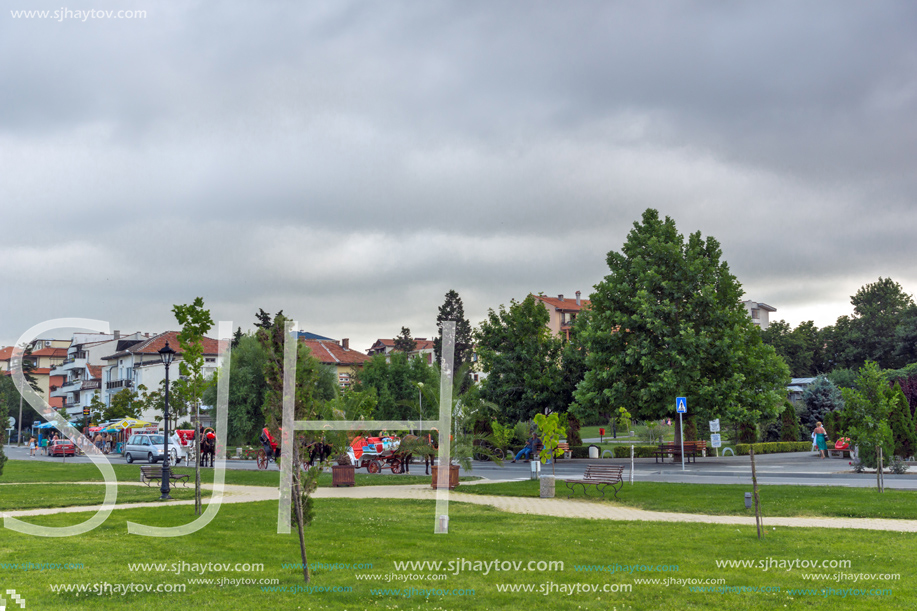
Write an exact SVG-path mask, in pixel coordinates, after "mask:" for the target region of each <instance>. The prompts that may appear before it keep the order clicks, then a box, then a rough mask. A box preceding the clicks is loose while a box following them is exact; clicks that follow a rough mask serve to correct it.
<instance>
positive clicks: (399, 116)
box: [0, 0, 917, 350]
mask: <svg viewBox="0 0 917 611" xmlns="http://www.w3.org/2000/svg"><path fill="white" fill-rule="evenodd" d="M4 4H5V6H6V12H5V13H4V14H3V15H0V51H2V53H0V57H2V58H3V59H2V60H0V79H2V83H0V84H2V86H0V177H2V180H0V206H2V215H0V224H2V225H0V226H2V236H3V240H2V244H0V284H2V286H3V287H4V290H3V296H4V299H3V300H2V304H0V318H2V324H0V344H4V345H6V344H10V343H12V342H13V341H15V339H16V338H18V337H19V335H20V334H21V333H22V332H23V331H25V330H26V329H27V328H29V327H30V326H32V325H34V324H37V323H39V322H41V321H43V320H47V319H51V318H58V317H85V318H95V319H102V320H108V321H110V322H111V324H112V328H115V329H120V330H122V331H123V332H131V331H136V330H140V331H150V332H154V331H155V332H158V331H164V330H167V329H170V328H171V329H174V328H177V324H176V323H175V321H174V318H173V317H172V315H171V307H172V305H173V304H175V303H186V302H190V301H192V300H193V299H194V298H195V297H197V296H202V297H203V298H204V299H205V302H206V304H207V305H208V306H209V307H210V309H211V312H212V315H213V318H214V319H215V320H232V321H233V322H234V325H235V326H238V325H241V326H242V327H243V329H247V328H250V327H251V325H252V322H253V320H254V312H256V311H257V309H258V308H259V307H260V308H264V309H266V310H268V311H270V312H271V313H274V312H276V311H277V310H279V309H283V311H284V313H285V314H287V315H290V316H292V317H294V318H296V319H298V320H299V321H300V322H301V325H302V326H303V327H304V328H306V329H308V330H311V331H314V332H317V333H320V334H323V335H328V336H331V337H334V338H342V337H349V338H351V345H352V346H353V347H356V348H358V349H361V350H363V349H366V348H368V347H369V345H370V344H371V343H372V341H373V340H375V339H376V338H380V337H389V338H390V337H393V336H395V335H396V334H397V333H398V331H399V329H400V328H401V326H402V325H406V326H409V327H410V328H411V330H412V331H413V333H414V335H415V336H424V335H426V336H430V335H431V334H432V333H433V332H434V330H435V318H436V314H437V308H438V306H439V305H440V304H441V303H442V301H443V296H444V294H445V293H446V291H448V290H449V289H455V290H457V291H458V292H459V294H460V295H461V296H462V298H463V300H464V303H465V312H466V314H467V316H468V318H469V319H470V320H471V322H472V324H477V323H478V322H480V320H481V319H482V318H483V317H484V315H485V314H486V312H487V309H488V308H496V307H497V306H499V305H500V304H505V303H508V302H509V300H510V299H511V298H516V299H521V298H524V297H525V295H526V294H527V293H529V292H536V293H537V292H539V291H542V292H544V293H546V294H551V295H553V294H557V293H564V294H565V295H569V296H572V295H573V294H574V292H575V291H576V290H581V291H582V292H583V294H584V296H586V295H588V293H590V292H591V291H592V287H593V285H595V284H596V283H597V282H599V281H600V280H601V279H602V277H603V276H604V275H605V273H606V272H607V266H606V263H605V255H606V254H607V253H608V251H611V250H620V248H621V245H622V243H623V241H624V239H625V237H626V235H627V232H628V231H629V230H630V228H631V226H632V223H633V222H634V221H635V220H637V219H639V218H640V215H641V214H642V212H643V210H644V209H646V208H647V207H653V208H656V209H658V210H659V211H660V212H661V213H662V214H664V215H669V216H671V217H673V218H674V219H675V221H676V223H677V225H678V228H679V230H680V231H682V232H683V233H685V234H687V233H690V232H694V231H698V230H700V231H701V232H702V234H703V235H704V236H707V235H712V236H714V237H715V238H716V239H718V240H719V241H720V243H721V244H722V248H723V253H724V258H725V259H726V260H727V261H728V262H729V265H730V268H731V269H732V271H733V273H734V274H735V275H736V276H737V277H738V279H739V281H740V282H741V283H742V284H743V286H744V288H745V290H746V295H747V298H750V299H754V300H756V301H763V302H766V303H768V304H770V305H772V306H774V307H776V308H777V312H776V313H775V314H773V315H772V317H776V318H784V319H786V320H787V321H789V322H790V323H792V324H793V325H795V324H797V323H799V322H801V321H803V320H808V319H813V320H815V322H816V324H817V325H819V326H824V325H827V324H831V323H833V322H834V320H835V319H836V318H837V317H838V316H839V315H841V314H848V313H850V311H851V306H850V304H849V297H850V295H852V294H853V293H854V292H855V291H856V290H857V288H858V287H860V286H862V285H863V284H865V283H868V282H874V281H876V280H877V279H878V278H879V277H880V276H883V277H888V276H890V277H892V278H894V279H895V280H897V281H898V282H900V283H901V284H902V285H903V286H904V288H905V290H906V291H907V292H909V293H914V292H915V291H917V268H915V266H914V263H913V262H914V261H915V260H917V259H915V255H917V239H915V236H917V209H915V194H917V189H915V186H917V184H915V183H917V172H915V160H917V112H915V111H917V36H915V32H917V4H915V3H913V2H887V1H886V2H862V1H856V2H841V1H837V0H831V1H829V2H815V1H812V2H805V3H799V2H757V1H755V2H715V1H712V0H711V1H707V2H575V1H572V2H510V1H506V2H486V1H477V2H475V1H467V0H465V1H461V2H436V1H424V2H417V1H414V2H397V1H393V0H386V1H384V2H382V1H376V2H366V1H364V2H347V1H344V0H334V1H331V2H316V1H313V0H310V1H309V2H301V3H291V2H251V3H244V2H231V1H229V2H221V3H218V4H217V3H212V2H199V1H193V0H192V1H189V0H181V1H179V2H170V1H166V0H156V1H155V2H153V1H151V0H142V1H140V2H102V1H98V0H92V1H91V2H87V3H86V4H85V5H83V6H73V7H68V8H70V9H71V10H77V9H80V10H87V9H102V10H111V11H118V10H133V11H146V17H145V18H134V19H108V18H99V16H98V14H97V15H96V16H95V17H90V18H89V19H87V20H85V21H83V20H81V19H79V18H68V19H64V20H63V21H59V20H55V19H54V18H50V19H36V18H33V19H26V18H22V17H20V18H15V17H14V16H13V14H12V12H11V11H12V10H15V11H18V10H28V9H50V10H52V11H53V10H55V9H59V8H60V7H59V6H52V5H53V3H50V2H44V3H41V2H35V1H34V0H8V1H7V2H5V3H4Z"/></svg>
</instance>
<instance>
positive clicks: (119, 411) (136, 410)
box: [89, 384, 147, 422]
mask: <svg viewBox="0 0 917 611" xmlns="http://www.w3.org/2000/svg"><path fill="white" fill-rule="evenodd" d="M146 391H147V388H146V386H144V385H143V384H140V385H139V386H138V387H137V390H134V389H131V388H125V389H124V390H122V391H120V392H119V393H117V394H116V395H115V396H113V397H112V398H111V405H107V406H106V405H104V404H103V403H102V402H101V401H98V403H96V401H95V399H97V396H95V395H94V396H93V399H94V401H93V402H92V403H91V404H90V410H89V411H90V413H92V411H93V409H98V406H99V405H102V406H103V407H102V409H101V416H100V417H101V420H102V421H103V422H109V421H111V420H121V419H122V418H140V416H141V414H142V410H143V405H144V403H143V400H144V397H145V395H146Z"/></svg>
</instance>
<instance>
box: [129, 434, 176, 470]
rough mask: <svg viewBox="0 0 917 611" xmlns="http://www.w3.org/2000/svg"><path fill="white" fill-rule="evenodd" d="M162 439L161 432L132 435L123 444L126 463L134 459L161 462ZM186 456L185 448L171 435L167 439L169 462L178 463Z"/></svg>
mask: <svg viewBox="0 0 917 611" xmlns="http://www.w3.org/2000/svg"><path fill="white" fill-rule="evenodd" d="M163 441H164V438H163V436H162V434H139V435H132V436H131V438H130V439H129V440H128V442H127V444H125V446H124V450H123V453H124V460H126V461H127V462H128V463H132V462H134V461H135V460H146V461H147V462H149V463H157V462H161V461H162V458H163V452H162V444H163ZM186 458H187V455H186V454H185V448H183V447H182V445H181V442H180V441H179V439H178V437H177V436H176V435H172V438H171V439H170V440H169V464H171V465H177V464H180V463H181V461H182V460H183V459H186Z"/></svg>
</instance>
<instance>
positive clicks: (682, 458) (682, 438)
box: [678, 412, 685, 471]
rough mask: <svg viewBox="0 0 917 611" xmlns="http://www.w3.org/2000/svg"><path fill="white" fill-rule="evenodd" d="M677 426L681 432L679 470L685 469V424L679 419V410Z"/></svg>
mask: <svg viewBox="0 0 917 611" xmlns="http://www.w3.org/2000/svg"><path fill="white" fill-rule="evenodd" d="M678 428H679V429H680V432H681V470H682V471H684V470H685V425H684V422H682V419H681V412H678Z"/></svg>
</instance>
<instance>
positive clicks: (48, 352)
mask: <svg viewBox="0 0 917 611" xmlns="http://www.w3.org/2000/svg"><path fill="white" fill-rule="evenodd" d="M32 356H59V357H62V358H67V349H66V348H42V349H41V350H36V351H35V352H33V353H32Z"/></svg>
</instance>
